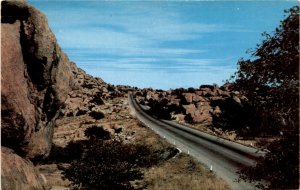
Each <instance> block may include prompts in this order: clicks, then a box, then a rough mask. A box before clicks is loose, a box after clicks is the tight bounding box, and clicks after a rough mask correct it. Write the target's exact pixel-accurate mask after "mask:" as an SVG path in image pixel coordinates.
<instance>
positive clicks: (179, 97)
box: [136, 85, 246, 125]
mask: <svg viewBox="0 0 300 190" xmlns="http://www.w3.org/2000/svg"><path fill="white" fill-rule="evenodd" d="M136 96H137V97H138V99H139V101H140V103H143V104H145V105H146V106H149V107H151V108H150V109H149V111H148V113H150V114H152V115H155V116H156V117H158V118H163V119H174V120H177V121H180V122H190V123H202V124H207V125H211V124H212V123H213V119H214V118H217V117H219V116H220V115H221V114H222V113H223V112H224V111H226V112H228V108H230V107H231V106H233V107H242V106H243V102H245V101H246V98H245V97H243V96H241V95H240V94H239V93H238V92H231V91H229V90H228V89H227V87H225V86H223V87H221V88H220V87H218V86H216V85H202V86H200V87H199V88H198V89H194V88H189V89H182V88H181V89H175V90H169V91H156V90H153V89H143V90H142V91H140V92H137V93H136ZM224 104H225V106H224ZM225 109H226V110H225Z"/></svg>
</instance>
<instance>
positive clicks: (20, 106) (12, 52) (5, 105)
mask: <svg viewBox="0 0 300 190" xmlns="http://www.w3.org/2000/svg"><path fill="white" fill-rule="evenodd" d="M1 14H2V15H1V29H2V31H1V40H2V43H1V57H2V60H1V63H2V68H1V86H2V91H1V103H2V106H1V113H2V120H1V129H2V130H1V133H2V134H1V135H2V145H3V146H7V147H10V148H12V149H14V150H15V151H16V152H17V153H18V154H20V155H24V156H26V157H27V158H30V159H35V158H38V157H43V156H47V154H48V153H49V151H50V148H51V139H52V131H53V126H54V123H55V119H56V118H57V116H58V113H59V110H60V108H61V107H62V106H63V104H64V102H65V100H66V98H67V95H68V93H69V91H70V90H71V89H72V88H75V86H76V84H75V83H74V80H73V78H74V74H73V72H74V71H75V70H76V66H75V65H74V64H73V63H71V62H70V61H69V60H68V58H67V56H66V55H65V54H64V53H63V52H62V51H61V49H60V47H59V46H58V44H57V42H56V39H55V36H54V35H53V33H52V32H51V30H50V28H49V27H48V24H47V19H46V17H45V16H44V15H43V14H42V13H41V12H40V11H38V10H37V9H35V8H34V7H32V6H30V5H29V4H27V3H26V2H22V1H2V13H1Z"/></svg>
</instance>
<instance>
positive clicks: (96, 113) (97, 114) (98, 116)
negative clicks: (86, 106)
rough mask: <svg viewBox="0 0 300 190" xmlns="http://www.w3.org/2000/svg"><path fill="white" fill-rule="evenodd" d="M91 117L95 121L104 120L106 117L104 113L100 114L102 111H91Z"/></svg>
mask: <svg viewBox="0 0 300 190" xmlns="http://www.w3.org/2000/svg"><path fill="white" fill-rule="evenodd" d="M89 116H91V117H93V118H94V119H97V120H99V119H102V118H104V117H105V115H104V113H102V112H100V111H91V112H90V113H89Z"/></svg>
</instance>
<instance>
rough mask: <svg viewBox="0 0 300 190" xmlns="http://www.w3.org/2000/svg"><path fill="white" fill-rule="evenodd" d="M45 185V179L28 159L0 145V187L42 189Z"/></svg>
mask: <svg viewBox="0 0 300 190" xmlns="http://www.w3.org/2000/svg"><path fill="white" fill-rule="evenodd" d="M45 186H46V181H45V179H44V178H43V176H42V175H41V174H39V173H38V171H37V170H36V169H35V168H34V166H33V164H32V163H31V162H30V161H29V160H26V159H23V158H21V157H20V156H18V155H17V154H15V153H14V151H13V150H11V149H9V148H6V147H1V189H5V190H43V189H46V188H45Z"/></svg>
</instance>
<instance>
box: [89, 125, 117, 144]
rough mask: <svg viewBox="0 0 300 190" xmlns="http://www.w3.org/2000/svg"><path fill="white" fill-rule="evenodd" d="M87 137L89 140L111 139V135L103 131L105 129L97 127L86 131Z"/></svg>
mask: <svg viewBox="0 0 300 190" xmlns="http://www.w3.org/2000/svg"><path fill="white" fill-rule="evenodd" d="M84 134H85V136H87V137H89V138H97V139H103V140H109V139H110V138H111V136H110V133H109V132H108V131H106V130H104V129H103V127H101V126H100V127H97V126H96V125H94V126H92V127H90V128H88V129H86V130H85V131H84Z"/></svg>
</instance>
